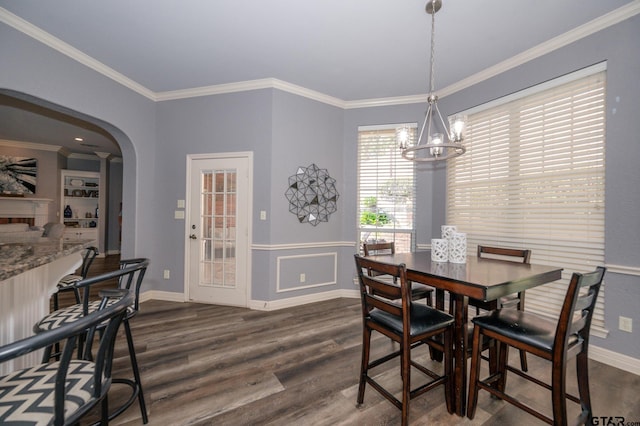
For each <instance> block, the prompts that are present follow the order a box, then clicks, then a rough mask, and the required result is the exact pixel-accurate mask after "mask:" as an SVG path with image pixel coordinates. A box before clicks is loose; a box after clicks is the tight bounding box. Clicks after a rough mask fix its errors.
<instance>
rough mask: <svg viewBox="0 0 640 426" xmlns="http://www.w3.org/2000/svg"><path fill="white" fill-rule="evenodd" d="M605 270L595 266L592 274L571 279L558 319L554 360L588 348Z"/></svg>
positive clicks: (577, 275) (578, 275)
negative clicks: (592, 321) (592, 320)
mask: <svg viewBox="0 0 640 426" xmlns="http://www.w3.org/2000/svg"><path fill="white" fill-rule="evenodd" d="M605 271H606V268H603V267H601V266H598V267H597V268H596V270H595V271H593V272H589V273H586V274H579V273H574V274H573V275H572V276H571V281H570V282H569V288H567V294H566V296H565V298H564V302H563V304H562V310H561V311H560V319H559V320H558V328H557V330H556V336H555V341H554V348H553V350H554V359H559V358H556V357H561V356H569V355H571V354H572V352H574V351H575V352H576V353H577V352H582V351H586V350H587V349H588V347H589V331H590V330H591V319H592V318H593V312H594V311H595V306H596V301H597V299H598V292H599V291H600V286H601V285H602V279H603V278H604V273H605ZM581 290H582V291H581Z"/></svg>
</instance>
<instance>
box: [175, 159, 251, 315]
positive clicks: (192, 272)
mask: <svg viewBox="0 0 640 426" xmlns="http://www.w3.org/2000/svg"><path fill="white" fill-rule="evenodd" d="M189 169H190V171H189V175H190V176H189V179H190V180H189V181H190V182H191V184H190V185H189V209H188V217H186V218H185V219H186V220H187V233H188V239H187V241H188V242H187V246H188V247H187V253H188V255H187V263H188V271H187V277H188V290H187V291H188V293H189V300H192V301H194V302H204V303H214V304H220V305H233V306H247V300H248V290H249V288H248V281H249V277H250V273H249V271H248V269H249V225H250V224H249V219H250V217H251V215H250V211H249V210H250V208H251V207H250V206H251V203H250V194H251V188H250V179H249V178H250V175H251V156H250V155H249V154H243V155H238V156H224V157H223V156H215V157H206V158H205V157H203V156H193V157H190V159H189Z"/></svg>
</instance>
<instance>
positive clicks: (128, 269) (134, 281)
mask: <svg viewBox="0 0 640 426" xmlns="http://www.w3.org/2000/svg"><path fill="white" fill-rule="evenodd" d="M148 266H149V259H146V258H138V259H127V260H121V261H120V269H116V270H115V271H109V272H105V273H104V274H99V275H94V276H92V277H88V278H85V279H82V280H80V281H78V282H77V283H76V284H75V285H76V287H78V288H84V295H83V298H82V306H83V312H84V314H85V315H86V314H87V312H88V311H89V302H90V288H91V286H92V285H94V284H97V283H102V282H105V281H109V280H113V279H117V280H118V288H119V289H126V290H129V291H130V292H131V293H132V294H133V297H134V300H133V304H132V307H133V310H129V314H128V316H132V315H133V314H135V312H137V311H138V307H139V298H140V286H141V284H142V280H143V278H144V275H145V273H146V271H147V267H148ZM102 292H103V293H104V292H105V291H104V290H102ZM105 294H106V293H105Z"/></svg>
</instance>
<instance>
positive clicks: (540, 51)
mask: <svg viewBox="0 0 640 426" xmlns="http://www.w3.org/2000/svg"><path fill="white" fill-rule="evenodd" d="M638 13H640V0H634V1H633V2H631V3H628V4H626V5H624V6H622V7H620V8H618V9H616V10H613V11H611V12H609V13H607V14H605V15H602V16H601V17H598V18H596V19H594V20H592V21H589V22H587V23H586V24H583V25H581V26H579V27H577V28H574V29H573V30H570V31H568V32H566V33H564V34H562V35H560V36H557V37H555V38H553V39H551V40H548V41H546V42H544V43H542V44H539V45H538V46H535V47H533V48H531V49H528V50H526V51H524V52H522V53H520V54H518V55H516V56H513V57H512V58H510V59H507V60H505V61H502V62H500V63H498V64H496V65H494V66H492V67H489V68H487V69H485V70H483V71H480V72H478V73H476V74H473V75H471V76H469V77H467V78H465V79H462V80H460V81H458V82H456V83H454V84H451V85H449V86H447V87H444V88H443V89H441V90H439V91H438V96H439V97H440V98H443V97H445V96H448V95H451V94H453V93H456V92H458V91H460V90H463V89H466V88H468V87H470V86H473V85H475V84H478V83H480V82H482V81H485V80H487V79H489V78H492V77H495V76H496V75H498V74H500V73H503V72H505V71H508V70H510V69H512V68H515V67H517V66H519V65H522V64H524V63H526V62H528V61H531V60H532V59H535V58H538V57H540V56H542V55H545V54H547V53H550V52H552V51H554V50H557V49H559V48H561V47H563V46H566V45H568V44H570V43H573V42H575V41H577V40H580V39H581V38H584V37H587V36H589V35H591V34H593V33H596V32H598V31H601V30H603V29H605V28H607V27H609V26H612V25H615V24H617V23H619V22H622V21H624V20H626V19H628V18H631V17H632V16H635V15H637V14H638ZM0 22H4V23H5V24H7V25H9V26H11V27H13V28H15V29H16V30H18V31H20V32H22V33H24V34H26V35H28V36H30V37H32V38H34V39H35V40H37V41H40V42H41V43H43V44H45V45H47V46H49V47H51V48H52V49H54V50H57V51H59V52H60V53H62V54H64V55H66V56H68V57H70V58H72V59H74V60H76V61H77V62H79V63H81V64H83V65H85V66H87V67H89V68H91V69H93V70H94V71H96V72H98V73H100V74H102V75H104V76H106V77H108V78H110V79H112V80H114V81H116V82H117V83H120V84H121V85H123V86H125V87H127V88H129V89H131V90H133V91H134V92H136V93H139V94H140V95H142V96H144V97H146V98H148V99H150V100H152V101H154V102H161V101H167V100H174V99H185V98H192V97H198V96H209V95H217V94H222V93H234V92H244V91H249V90H257V89H279V90H283V91H285V92H289V93H292V94H295V95H299V96H302V97H305V98H309V99H312V100H316V101H318V102H322V103H325V104H328V105H333V106H336V107H338V108H343V109H355V108H372V107H380V106H392V105H405V104H412V103H422V102H426V98H427V95H411V96H400V97H390V98H376V99H361V100H355V101H344V100H342V99H339V98H335V97H333V96H329V95H326V94H323V93H320V92H317V91H315V90H311V89H307V88H304V87H302V86H298V85H295V84H292V83H288V82H285V81H282V80H278V79H275V78H265V79H259V80H251V81H244V82H238V83H228V84H220V85H214V86H204V87H196V88H192V89H183V90H172V91H165V92H153V91H152V90H150V89H148V88H146V87H144V86H143V85H141V84H139V83H137V82H135V81H133V80H131V79H130V78H128V77H126V76H124V75H123V74H121V73H119V72H118V71H115V70H114V69H112V68H110V67H108V66H107V65H105V64H103V63H102V62H100V61H97V60H96V59H94V58H92V57H90V56H88V55H86V54H85V53H83V52H81V51H80V50H78V49H76V48H75V47H73V46H71V45H69V44H67V43H65V42H64V41H62V40H60V39H58V38H56V37H54V36H53V35H51V34H49V33H47V32H46V31H44V30H42V29H40V28H38V27H36V26H35V25H33V24H31V23H29V22H28V21H25V20H24V19H22V18H20V17H19V16H16V15H14V14H13V13H11V12H9V11H8V10H6V9H4V8H2V7H0Z"/></svg>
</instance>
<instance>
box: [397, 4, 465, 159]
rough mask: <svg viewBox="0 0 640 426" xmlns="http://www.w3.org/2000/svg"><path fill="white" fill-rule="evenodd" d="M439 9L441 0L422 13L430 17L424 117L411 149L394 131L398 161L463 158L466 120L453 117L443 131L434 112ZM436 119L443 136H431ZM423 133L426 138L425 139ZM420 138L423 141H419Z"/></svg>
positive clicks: (436, 104)
mask: <svg viewBox="0 0 640 426" xmlns="http://www.w3.org/2000/svg"><path fill="white" fill-rule="evenodd" d="M441 7H442V0H429V2H428V3H427V6H426V11H427V13H428V14H430V15H431V75H430V77H431V78H430V84H429V97H428V99H427V100H428V103H429V106H428V108H427V113H426V115H425V117H424V123H422V130H420V136H419V137H418V142H417V143H416V144H415V145H413V146H409V145H408V138H407V137H406V135H407V133H406V132H405V131H403V129H402V128H399V129H398V130H397V131H396V135H397V139H398V145H399V148H400V149H401V150H402V157H404V158H406V159H407V160H411V161H416V162H430V161H438V160H446V159H448V158H453V157H457V156H459V155H462V154H464V152H465V151H466V149H465V147H464V146H463V145H462V141H463V139H464V127H465V121H466V117H464V116H461V115H457V116H455V117H453V119H451V120H450V124H449V128H447V125H446V123H445V122H444V119H443V118H442V114H441V113H440V110H439V109H438V96H437V95H436V94H435V89H434V86H435V74H434V68H435V67H434V64H435V34H436V30H435V28H436V26H435V25H436V12H437V11H438V10H440V8H441ZM436 119H439V123H440V125H441V130H444V131H446V134H442V133H436V132H435V131H434V132H433V133H432V130H435V126H434V125H433V121H434V120H436ZM425 129H426V135H425ZM423 136H424V139H426V140H424V139H423Z"/></svg>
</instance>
